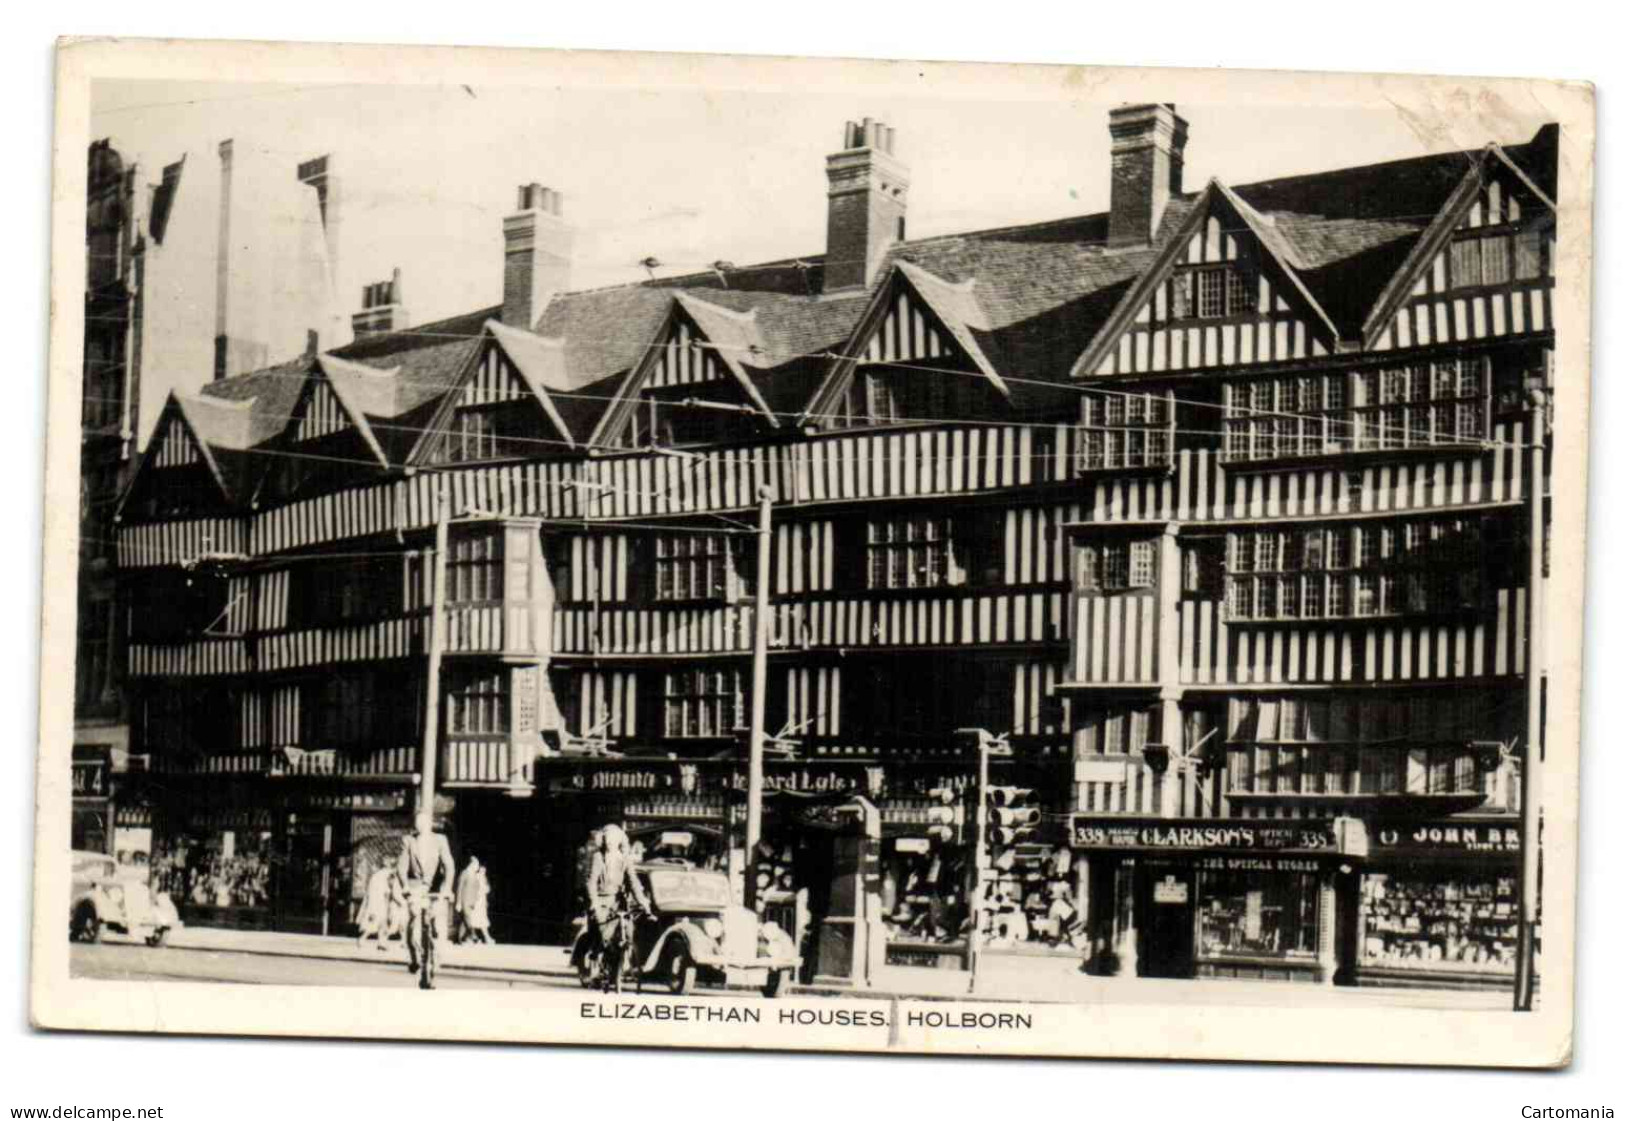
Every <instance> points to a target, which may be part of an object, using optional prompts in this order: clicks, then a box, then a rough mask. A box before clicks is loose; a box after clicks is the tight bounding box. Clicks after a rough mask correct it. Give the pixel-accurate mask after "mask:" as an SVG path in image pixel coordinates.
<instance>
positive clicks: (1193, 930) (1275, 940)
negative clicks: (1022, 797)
mask: <svg viewBox="0 0 1625 1121" xmlns="http://www.w3.org/2000/svg"><path fill="white" fill-rule="evenodd" d="M1363 838H1364V829H1363V827H1362V826H1361V825H1360V823H1359V822H1357V821H1353V820H1352V819H1347V818H1340V819H1335V820H1333V819H1325V820H1318V821H1277V820H1246V821H1222V822H1221V821H1214V820H1212V819H1198V820H1175V819H1152V818H1138V819H1137V818H1112V817H1092V816H1087V815H1081V814H1080V815H1075V816H1074V817H1073V819H1072V847H1073V850H1074V853H1075V855H1076V857H1077V859H1078V860H1079V861H1080V862H1083V863H1086V864H1087V868H1088V871H1087V873H1086V876H1085V879H1086V881H1087V884H1088V887H1087V892H1088V899H1089V902H1090V904H1091V905H1090V907H1089V908H1088V913H1089V915H1090V921H1089V935H1088V937H1089V960H1088V962H1087V967H1088V968H1089V969H1090V970H1091V971H1092V972H1096V973H1102V974H1108V975H1122V976H1140V977H1171V978H1172V977H1184V978H1190V977H1229V978H1247V979H1255V980H1281V981H1308V982H1331V981H1332V980H1333V979H1334V977H1335V976H1336V973H1337V969H1338V960H1339V958H1338V952H1337V951H1338V946H1337V942H1338V939H1337V937H1336V931H1337V928H1338V923H1337V917H1338V913H1339V899H1340V897H1341V898H1344V899H1346V897H1347V894H1348V892H1349V890H1350V887H1351V886H1352V882H1353V881H1352V871H1353V866H1352V865H1351V864H1350V863H1349V860H1351V859H1353V858H1355V857H1356V856H1357V855H1359V854H1360V853H1361V852H1363V847H1364V845H1363ZM1344 906H1347V903H1346V902H1345V903H1344Z"/></svg>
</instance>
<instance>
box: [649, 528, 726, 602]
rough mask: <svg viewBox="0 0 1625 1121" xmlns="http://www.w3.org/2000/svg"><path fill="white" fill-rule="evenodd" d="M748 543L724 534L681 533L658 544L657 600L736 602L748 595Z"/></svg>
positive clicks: (656, 554)
mask: <svg viewBox="0 0 1625 1121" xmlns="http://www.w3.org/2000/svg"><path fill="white" fill-rule="evenodd" d="M743 542H744V539H743V538H741V537H739V536H737V535H732V534H722V533H680V534H677V535H675V536H673V537H661V538H659V539H657V540H656V542H655V598H656V599H662V600H688V599H734V598H737V597H738V596H740V595H743V594H746V591H747V589H746V588H745V581H744V580H743V579H742V577H741V573H742V572H743V571H744V569H745V563H744V543H743Z"/></svg>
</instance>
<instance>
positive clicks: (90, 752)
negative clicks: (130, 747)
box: [72, 744, 114, 853]
mask: <svg viewBox="0 0 1625 1121" xmlns="http://www.w3.org/2000/svg"><path fill="white" fill-rule="evenodd" d="M113 812H114V805H113V764H112V758H111V753H110V751H109V750H108V749H107V748H106V747H102V746H100V745H84V744H80V745H75V746H74V749H73V840H72V844H73V849H74V851H75V852H100V853H112V852H114V848H113Z"/></svg>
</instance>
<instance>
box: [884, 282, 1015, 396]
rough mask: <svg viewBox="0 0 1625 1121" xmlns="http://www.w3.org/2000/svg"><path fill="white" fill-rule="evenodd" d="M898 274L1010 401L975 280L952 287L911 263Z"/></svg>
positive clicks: (991, 332) (990, 323)
mask: <svg viewBox="0 0 1625 1121" xmlns="http://www.w3.org/2000/svg"><path fill="white" fill-rule="evenodd" d="M897 271H898V273H899V274H900V275H901V276H902V277H903V278H904V279H905V280H906V281H907V282H908V283H909V285H910V286H911V287H912V288H913V289H914V291H915V293H916V294H917V295H918V296H919V297H920V299H921V300H923V301H924V302H925V306H926V307H928V308H930V309H931V311H932V312H933V313H934V314H935V315H936V317H937V318H938V319H939V320H940V321H941V322H942V325H943V327H944V328H946V329H947V331H948V333H949V334H950V335H952V336H953V338H954V341H955V342H956V343H958V344H959V346H960V348H961V349H962V350H964V352H965V356H966V357H967V358H969V359H970V360H971V362H972V363H973V364H974V365H975V366H976V368H977V369H978V370H980V371H981V372H982V374H983V375H984V376H985V377H986V378H987V380H988V381H990V382H992V383H993V387H994V388H995V389H997V390H998V391H999V392H1000V393H1001V394H1003V395H1004V396H1005V398H1006V399H1008V398H1009V396H1010V387H1009V386H1008V385H1006V384H1005V381H1004V378H1002V377H1000V376H999V371H998V369H997V368H996V367H995V366H994V364H993V360H992V359H991V358H990V357H989V356H988V353H989V351H990V350H992V349H993V341H992V339H993V324H992V321H991V320H989V319H988V315H987V309H986V308H984V307H982V304H981V301H980V300H978V299H977V298H976V278H975V277H971V278H970V279H969V280H962V281H960V282H959V283H958V284H952V283H949V282H948V281H946V280H943V279H941V278H940V277H937V276H933V275H932V274H931V273H929V272H927V271H926V270H924V269H922V268H921V267H920V266H918V265H915V264H911V263H910V262H908V261H898V262H897ZM983 338H986V339H987V340H988V346H987V347H986V348H984V347H983V345H982V339H983Z"/></svg>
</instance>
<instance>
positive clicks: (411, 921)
mask: <svg viewBox="0 0 1625 1121" xmlns="http://www.w3.org/2000/svg"><path fill="white" fill-rule="evenodd" d="M413 824H414V826H415V828H414V830H413V831H412V832H411V833H408V834H407V835H406V836H405V837H404V838H402V843H401V856H400V860H399V861H398V862H397V865H396V867H397V870H398V871H399V873H400V877H401V883H402V884H403V885H404V887H405V895H406V952H407V955H408V957H409V958H410V960H411V965H410V967H409V968H410V969H411V971H412V972H413V973H416V972H417V971H418V945H419V943H420V941H421V940H422V936H423V935H422V926H421V924H422V923H423V922H424V921H426V920H428V921H429V922H430V927H429V929H430V932H431V935H432V936H433V938H434V940H435V954H436V956H438V955H439V953H440V938H441V935H442V931H441V930H440V929H439V927H440V924H439V923H437V922H434V921H433V919H432V917H431V916H430V915H429V914H428V910H429V908H430V907H432V906H434V905H435V904H434V901H433V899H432V898H431V896H435V895H444V894H446V893H447V892H449V891H450V890H451V885H452V883H453V881H454V879H455V878H456V874H457V865H456V863H455V862H454V861H453V860H452V856H451V843H450V842H449V841H447V840H446V836H445V834H444V833H436V832H435V831H434V811H433V809H432V808H430V807H427V806H425V807H423V808H422V809H419V810H418V814H417V819H416V821H415V822H414V823H413Z"/></svg>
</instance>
